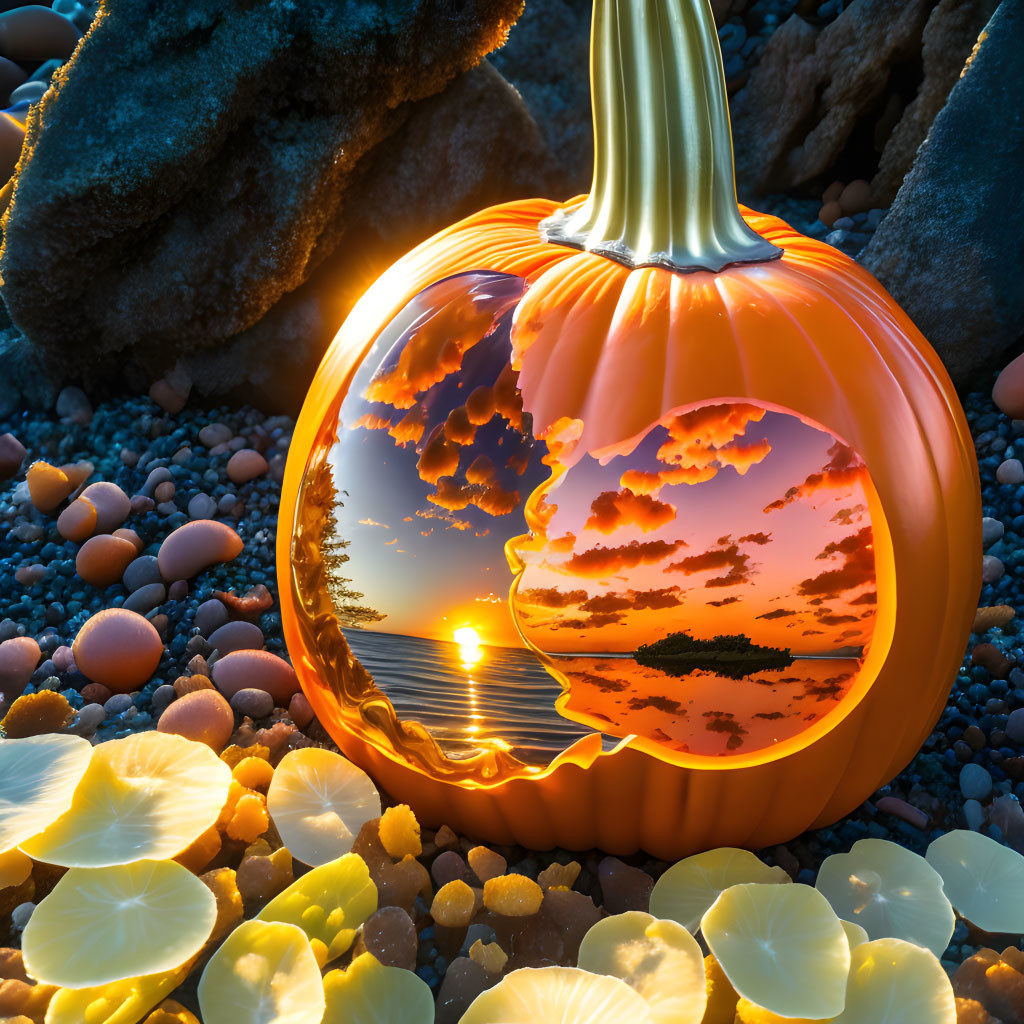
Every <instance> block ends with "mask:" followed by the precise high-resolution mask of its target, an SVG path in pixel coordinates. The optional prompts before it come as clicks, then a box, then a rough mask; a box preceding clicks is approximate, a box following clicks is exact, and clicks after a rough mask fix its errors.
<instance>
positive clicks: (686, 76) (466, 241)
mask: <svg viewBox="0 0 1024 1024" xmlns="http://www.w3.org/2000/svg"><path fill="white" fill-rule="evenodd" d="M591 75H592V94H593V110H594V119H595V171H594V181H593V187H592V189H591V192H590V193H589V194H588V195H586V196H581V197H577V198H575V199H572V200H570V201H568V202H565V203H558V202H554V201H550V200H546V199H531V200H524V201H519V202H511V203H506V204H503V205H500V206H495V207H491V208H489V209H486V210H483V211H481V212H479V213H477V214H475V215H473V216H470V217H468V218H466V219H465V220H462V221H460V222H459V223H457V224H454V225H453V226H451V227H449V228H447V229H445V230H443V231H441V232H440V233H439V234H437V235H435V236H434V237H432V238H430V239H428V240H427V241H425V242H423V243H422V244H421V245H419V246H418V247H417V248H415V249H414V250H413V251H412V252H410V253H409V254H408V255H406V256H405V257H403V258H402V259H400V260H399V261H398V262H397V263H395V264H394V265H393V266H391V267H390V269H388V270H387V271H386V272H385V273H384V274H382V276H381V277H380V278H379V279H378V280H377V281H376V282H375V283H374V284H373V285H372V286H371V287H370V288H369V289H368V290H367V291H366V293H365V294H364V295H363V296H362V298H361V299H360V300H359V302H358V303H357V304H356V305H355V307H354V308H353V309H352V311H351V313H350V314H349V316H348V317H347V319H346V320H345V322H344V324H343V325H342V327H341V329H340V331H339V333H338V335H337V337H336V338H335V340H334V342H333V343H332V345H331V346H330V348H329V350H328V352H327V353H326V355H325V357H324V360H323V362H322V364H321V366H320V368H319V370H318V372H317V374H316V377H315V379H314V381H313V383H312V385H311V387H310V390H309V393H308V395H307V398H306V401H305V404H304V406H303V409H302V412H301V415H300V417H299V420H298V423H297V426H296V430H295V433H294V436H293V440H292V446H291V453H290V455H289V460H288V464H287V470H286V474H285V480H284V489H283V494H282V499H281V510H280V519H279V532H278V544H279V548H278V560H279V570H280V579H281V580H282V581H283V582H284V581H287V583H288V585H287V586H283V587H282V594H281V605H282V615H283V619H284V628H285V635H286V639H287V643H288V647H289V650H290V652H291V654H292V657H293V661H294V664H295V669H296V672H297V673H298V676H299V679H300V681H301V684H302V687H303V690H304V692H305V694H306V696H307V697H308V699H309V702H310V704H311V705H312V707H313V708H314V710H315V711H316V714H317V716H318V718H319V720H320V722H321V723H322V724H323V725H324V727H325V728H326V729H327V731H328V732H329V733H330V734H331V736H332V737H333V738H334V740H335V741H336V742H337V744H338V746H339V747H340V748H341V750H342V751H343V752H344V753H345V754H346V755H347V756H348V757H349V758H351V759H352V760H353V761H355V762H356V763H357V764H359V765H360V766H361V767H363V768H364V769H365V770H366V771H368V772H369V773H370V774H371V775H373V777H374V778H375V779H376V780H377V781H378V782H379V783H380V784H381V785H382V786H383V787H384V788H385V789H386V790H387V791H388V792H390V793H392V794H394V795H395V796H397V797H399V798H400V799H402V800H403V801H406V802H408V803H409V804H410V805H411V806H412V807H413V809H414V810H415V813H416V815H417V816H418V818H419V819H420V821H422V822H424V823H425V824H427V825H431V826H440V825H441V824H447V825H449V826H451V827H453V828H455V829H457V830H459V831H463V832H466V833H469V834H472V835H474V836H477V837H481V838H484V839H487V840H490V841H493V842H498V843H511V842H518V843H521V844H523V845H524V846H527V847H531V848H534V849H543V848H549V847H552V846H555V845H558V846H561V847H565V848H569V849H582V848H588V847H595V846H596V847H600V848H602V849H604V850H607V851H610V852H613V853H620V854H622V853H628V852H631V851H635V850H637V849H640V848H642V849H644V850H646V851H648V852H649V853H651V854H653V855H656V856H659V857H663V858H671V859H674V858H679V857H682V856H685V855H687V854H690V853H693V852H694V851H698V850H702V849H707V848H710V847H716V846H737V847H747V848H754V849H756V848H760V847H765V846H768V845H771V844H775V843H779V842H784V841H786V840H788V839H791V838H792V837H794V836H795V835H797V834H799V833H800V832H802V831H803V830H805V829H807V828H813V827H821V826H825V825H828V824H830V823H832V822H834V821H836V820H837V819H838V818H840V817H841V816H843V815H844V814H847V813H849V812H850V811H851V810H852V809H853V808H855V807H856V806H857V805H858V804H860V803H861V802H862V801H863V800H865V799H866V798H867V797H868V796H870V795H871V793H872V792H873V791H874V790H875V789H876V788H877V787H879V786H880V785H882V784H884V783H885V782H886V781H888V780H889V779H891V778H892V777H893V776H894V775H895V774H896V773H897V772H898V771H899V770H901V769H902V768H903V767H904V766H905V765H906V764H907V763H908V762H909V761H910V759H911V758H912V757H913V755H914V754H915V753H916V752H917V750H918V749H919V747H920V745H921V743H922V742H923V740H924V739H925V737H926V736H927V735H928V733H929V731H930V730H931V728H932V727H933V725H934V723H935V722H936V720H937V718H938V716H939V714H940V712H941V709H942V707H943V705H944V702H945V699H946V696H947V694H948V690H949V687H950V685H951V681H952V678H953V676H954V673H955V670H956V667H957V665H958V664H959V662H960V659H961V656H962V653H963V649H964V645H965V642H966V640H967V636H968V633H969V631H970V627H971V622H972V618H973V612H974V609H975V606H976V598H977V595H978V592H979V588H980V554H979V553H980V550H981V548H980V536H979V534H980V520H981V509H980V491H979V482H978V470H977V464H976V462H975V459H974V455H973V445H972V443H971V438H970V435H969V431H968V428H967V423H966V420H965V418H964V415H963V412H962V410H961V408H960V406H959V404H958V401H957V398H956V395H955V392H954V390H953V388H952V385H951V383H950V380H949V377H948V375H947V374H946V371H945V369H944V368H943V366H942V364H941V362H940V361H939V359H938V357H937V356H936V354H935V353H934V351H933V350H932V349H931V348H930V347H929V345H928V343H927V342H926V341H925V339H924V338H923V337H922V336H921V334H920V333H919V332H918V330H917V329H916V328H915V327H914V325H913V323H912V322H911V321H910V319H909V318H908V317H907V316H906V314H905V313H904V312H903V311H902V310H901V309H900V308H899V307H898V306H897V304H896V303H895V302H894V301H893V299H892V298H890V296H889V295H888V294H887V293H886V292H885V291H884V289H883V288H882V287H881V286H880V285H879V284H878V282H877V281H875V280H874V279H873V278H872V277H871V276H870V275H869V274H868V273H867V272H865V271H864V270H863V269H862V268H860V267H859V266H857V265H856V264H855V263H854V262H853V261H852V260H850V259H848V258H847V257H846V256H844V255H842V254H841V253H839V252H838V251H837V250H835V249H833V248H832V247H830V246H828V245H826V244H824V243H823V242H819V241H816V240H813V239H811V238H807V237H804V236H802V235H800V234H799V233H797V232H796V231H794V230H793V229H792V228H790V227H789V226H788V225H787V224H786V223H784V222H783V221H781V220H779V219H778V218H776V217H773V216H768V215H766V214H761V213H756V212H754V211H753V210H749V209H746V208H745V207H741V206H738V205H737V202H736V193H735V184H734V174H733V163H732V144H731V135H730V129H729V120H728V107H727V101H726V92H725V84H724V75H723V71H722V65H721V56H720V53H719V50H718V45H717V37H716V34H715V29H714V22H713V19H712V15H711V11H710V8H709V5H708V3H707V0H595V4H594V18H593V29H592V40H591ZM815 460H817V461H815ZM787 473H788V474H789V477H788V478H787V477H786V474H787ZM787 482H788V483H789V484H790V486H788V487H787V486H783V485H784V484H786V483H787ZM772 487H774V488H776V490H775V491H774V492H773V491H772V490H771V488H772ZM773 493H774V496H775V500H774V501H773V500H768V499H770V498H771V497H772V495H773ZM829 531H832V532H831V533H830V532H829ZM502 552H503V553H504V554H502ZM364 595H365V596H364ZM772 602H774V603H772ZM716 616H717V618H716ZM790 623H792V624H790ZM786 629H789V632H788V633H786V632H785V630H786ZM748 634H749V635H748ZM816 645H817V646H816ZM812 655H818V657H817V658H815V657H812ZM829 659H832V660H831V661H830V662H829V664H827V665H826V664H825V662H826V661H828V660H829ZM839 662H842V665H839V668H842V669H843V671H838V670H836V666H837V665H838V663H839Z"/></svg>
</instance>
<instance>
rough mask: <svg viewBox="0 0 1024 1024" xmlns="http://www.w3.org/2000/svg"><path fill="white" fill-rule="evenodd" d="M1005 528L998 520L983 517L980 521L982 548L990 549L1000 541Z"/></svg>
mask: <svg viewBox="0 0 1024 1024" xmlns="http://www.w3.org/2000/svg"><path fill="white" fill-rule="evenodd" d="M1005 530H1006V528H1005V527H1004V526H1003V524H1002V523H1001V522H1000V521H999V520H998V519H993V518H992V517H991V516H985V517H984V518H983V519H982V520H981V543H982V546H983V547H986V548H987V547H990V546H991V545H993V544H995V542H996V541H997V540H1001V539H1002V536H1003V533H1004V532H1005Z"/></svg>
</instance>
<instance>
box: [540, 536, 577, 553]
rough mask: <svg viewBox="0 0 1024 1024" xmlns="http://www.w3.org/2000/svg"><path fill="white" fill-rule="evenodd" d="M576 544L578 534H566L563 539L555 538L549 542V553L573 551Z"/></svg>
mask: <svg viewBox="0 0 1024 1024" xmlns="http://www.w3.org/2000/svg"><path fill="white" fill-rule="evenodd" d="M575 543H576V534H574V533H566V534H564V535H563V536H561V537H554V538H553V539H552V540H549V541H548V545H547V547H548V551H572V549H573V546H574V545H575Z"/></svg>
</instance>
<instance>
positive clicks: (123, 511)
mask: <svg viewBox="0 0 1024 1024" xmlns="http://www.w3.org/2000/svg"><path fill="white" fill-rule="evenodd" d="M80 496H81V497H82V498H84V499H85V500H86V501H88V502H89V503H90V504H91V505H92V506H93V507H94V508H95V509H96V532H97V533H113V531H114V530H116V529H117V528H118V527H119V526H121V525H122V524H123V523H124V521H125V520H126V519H127V518H128V514H129V513H130V512H131V510H132V503H131V499H130V498H129V497H128V495H127V494H125V493H124V491H122V490H121V488H120V487H118V486H117V484H112V483H110V482H109V481H107V480H100V481H98V482H97V483H94V484H89V486H88V487H86V489H85V490H84V491H82V493H81V495H80Z"/></svg>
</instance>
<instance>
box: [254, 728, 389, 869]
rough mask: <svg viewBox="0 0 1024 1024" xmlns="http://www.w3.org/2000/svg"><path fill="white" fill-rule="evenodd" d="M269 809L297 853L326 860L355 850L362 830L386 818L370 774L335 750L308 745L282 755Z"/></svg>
mask: <svg viewBox="0 0 1024 1024" xmlns="http://www.w3.org/2000/svg"><path fill="white" fill-rule="evenodd" d="M267 810H268V811H269V812H270V816H271V818H273V820H274V824H275V825H276V826H277V831H278V832H279V833H280V835H281V839H282V841H283V842H284V844H285V846H287V847H288V849H289V850H290V851H291V853H292V856H293V857H296V858H298V859H299V860H301V861H302V862H303V863H304V864H313V865H316V864H326V863H327V861H330V860H334V859H335V858H336V857H340V856H341V855H342V854H343V853H348V852H349V850H351V849H352V844H353V843H354V842H355V838H356V836H357V835H358V834H359V830H360V829H361V828H362V827H363V825H365V824H366V822H368V821H370V820H371V819H373V818H379V817H380V794H379V793H378V792H377V790H376V788H375V787H374V785H373V782H372V780H371V779H370V776H369V775H367V774H366V772H364V771H363V770H362V769H361V768H357V767H356V766H355V765H354V764H353V763H352V762H351V761H349V760H347V759H346V758H344V757H342V756H341V755H340V754H335V753H334V752H333V751H330V750H321V749H320V748H319V747H303V748H301V749H299V750H292V751H290V752H289V753H287V754H285V756H284V757H283V758H282V759H281V763H280V764H279V765H278V766H277V768H276V769H275V770H274V778H273V780H272V781H271V783H270V789H269V791H268V792H267Z"/></svg>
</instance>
